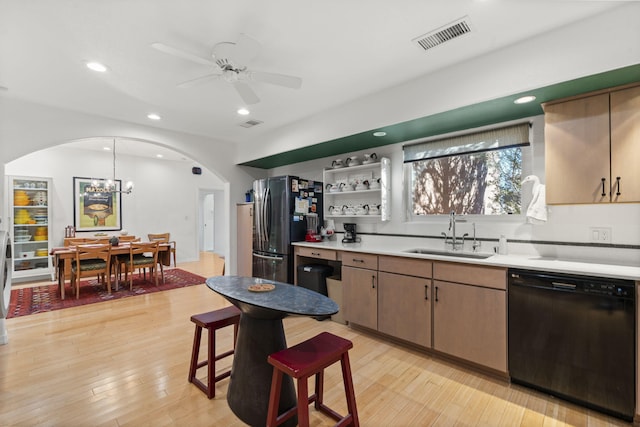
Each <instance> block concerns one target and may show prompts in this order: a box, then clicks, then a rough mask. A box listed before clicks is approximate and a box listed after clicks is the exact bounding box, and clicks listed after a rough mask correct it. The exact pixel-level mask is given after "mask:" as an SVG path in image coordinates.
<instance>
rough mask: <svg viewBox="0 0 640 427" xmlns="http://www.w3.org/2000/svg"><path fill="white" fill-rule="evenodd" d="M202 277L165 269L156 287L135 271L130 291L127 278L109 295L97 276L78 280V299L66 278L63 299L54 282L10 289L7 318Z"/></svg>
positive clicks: (197, 282) (166, 287)
mask: <svg viewBox="0 0 640 427" xmlns="http://www.w3.org/2000/svg"><path fill="white" fill-rule="evenodd" d="M205 280H206V279H205V278H204V277H202V276H198V275H197V274H192V273H189V272H188V271H184V270H180V269H179V268H174V269H170V270H165V272H164V283H162V279H160V278H159V279H158V286H157V287H156V286H155V284H154V283H153V281H151V280H149V275H147V280H145V279H143V278H142V275H137V274H136V275H135V276H133V291H129V282H128V281H127V283H121V284H120V289H119V290H118V291H117V292H116V291H115V289H112V290H111V295H109V294H108V293H107V290H106V289H105V286H104V285H103V284H98V281H97V280H96V279H93V280H83V281H81V282H80V298H79V299H76V294H75V289H74V290H72V289H71V287H70V286H69V281H67V287H66V288H65V299H64V300H62V299H60V291H59V290H58V285H57V284H55V285H45V286H36V287H31V288H22V289H13V290H12V291H11V300H10V302H9V313H8V316H7V318H11V317H20V316H27V315H29V314H35V313H42V312H45V311H53V310H60V309H62V308H68V307H77V306H79V305H85V304H93V303H96V302H102V301H111V300H115V299H120V298H127V297H132V296H136V295H143V294H150V293H153V292H159V291H167V290H169V289H176V288H184V287H187V286H193V285H200V284H202V283H204V282H205Z"/></svg>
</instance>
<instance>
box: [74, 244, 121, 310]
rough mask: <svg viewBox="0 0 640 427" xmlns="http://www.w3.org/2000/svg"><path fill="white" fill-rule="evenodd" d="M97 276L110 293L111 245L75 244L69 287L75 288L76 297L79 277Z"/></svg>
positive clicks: (78, 294)
mask: <svg viewBox="0 0 640 427" xmlns="http://www.w3.org/2000/svg"><path fill="white" fill-rule="evenodd" d="M94 275H97V276H98V281H100V278H102V283H103V284H105V285H106V287H107V292H108V293H109V294H111V245H110V244H108V243H107V244H104V243H103V244H95V245H76V249H75V256H74V258H73V260H72V261H71V287H72V288H73V287H75V289H76V299H78V298H80V279H81V278H82V277H86V276H94Z"/></svg>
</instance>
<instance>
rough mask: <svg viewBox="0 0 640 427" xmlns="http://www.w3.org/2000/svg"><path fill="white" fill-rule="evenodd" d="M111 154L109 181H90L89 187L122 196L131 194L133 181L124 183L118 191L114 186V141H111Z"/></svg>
mask: <svg viewBox="0 0 640 427" xmlns="http://www.w3.org/2000/svg"><path fill="white" fill-rule="evenodd" d="M111 151H112V154H113V175H112V178H110V179H106V180H104V179H95V178H94V179H92V180H91V185H92V186H93V187H94V188H101V189H104V191H105V192H107V193H123V194H131V192H132V191H133V181H127V182H126V183H125V186H124V189H123V188H120V189H118V186H117V185H116V183H117V181H116V139H115V138H114V139H113V149H112V150H111Z"/></svg>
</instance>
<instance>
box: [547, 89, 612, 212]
mask: <svg viewBox="0 0 640 427" xmlns="http://www.w3.org/2000/svg"><path fill="white" fill-rule="evenodd" d="M544 139H545V168H546V171H545V175H546V176H545V178H546V179H545V183H546V195H547V204H550V205H551V204H580V203H601V202H609V185H610V181H609V177H610V175H611V173H610V165H609V94H606V93H605V94H600V95H596V96H590V97H587V98H580V99H574V100H571V101H566V102H561V103H558V104H551V105H546V106H545V128H544ZM603 179H604V182H603V181H602V180H603ZM603 186H604V196H603Z"/></svg>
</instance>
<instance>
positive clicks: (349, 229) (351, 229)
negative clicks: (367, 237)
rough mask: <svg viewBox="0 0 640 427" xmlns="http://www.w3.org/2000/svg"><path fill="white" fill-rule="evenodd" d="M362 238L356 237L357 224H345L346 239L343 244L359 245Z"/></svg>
mask: <svg viewBox="0 0 640 427" xmlns="http://www.w3.org/2000/svg"><path fill="white" fill-rule="evenodd" d="M358 242H360V238H359V237H358V236H357V235H356V224H354V223H345V224H344V238H343V239H342V243H358Z"/></svg>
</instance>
